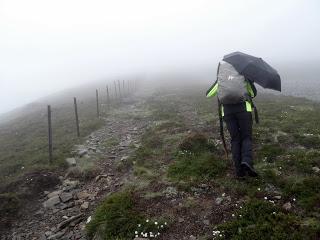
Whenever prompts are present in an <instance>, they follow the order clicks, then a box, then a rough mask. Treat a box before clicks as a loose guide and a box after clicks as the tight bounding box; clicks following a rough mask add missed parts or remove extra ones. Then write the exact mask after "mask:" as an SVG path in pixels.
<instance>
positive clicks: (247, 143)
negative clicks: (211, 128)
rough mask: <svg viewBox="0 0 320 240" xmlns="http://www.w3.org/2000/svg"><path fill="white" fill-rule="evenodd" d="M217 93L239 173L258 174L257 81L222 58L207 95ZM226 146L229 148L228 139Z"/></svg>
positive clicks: (211, 95)
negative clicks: (254, 155) (254, 143)
mask: <svg viewBox="0 0 320 240" xmlns="http://www.w3.org/2000/svg"><path fill="white" fill-rule="evenodd" d="M216 95H217V96H218V105H219V108H218V109H219V110H218V111H219V116H220V125H221V126H220V128H221V133H222V137H223V126H222V119H223V120H224V121H225V122H226V125H227V129H228V131H229V133H230V136H231V152H232V159H233V162H234V166H235V172H236V176H237V177H240V178H242V177H244V176H246V175H249V176H251V177H256V176H258V174H257V172H256V171H255V170H254V168H253V160H252V110H253V108H254V106H253V102H252V98H254V97H255V96H256V95H257V90H256V88H255V86H254V83H253V82H252V81H250V80H248V79H246V78H245V77H244V76H243V75H241V74H239V73H238V71H237V70H236V69H235V68H234V67H233V66H232V65H231V64H230V63H228V62H225V61H221V62H220V63H219V65H218V70H217V80H216V82H215V83H214V84H213V85H212V86H211V87H210V89H209V90H208V91H207V93H206V96H207V97H213V96H216ZM256 120H257V117H256ZM223 142H224V138H223ZM224 147H225V150H226V146H225V142H224Z"/></svg>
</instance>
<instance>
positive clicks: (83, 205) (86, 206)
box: [80, 202, 89, 210]
mask: <svg viewBox="0 0 320 240" xmlns="http://www.w3.org/2000/svg"><path fill="white" fill-rule="evenodd" d="M80 208H81V209H82V210H86V209H88V208H89V202H84V203H82V204H81V206H80Z"/></svg>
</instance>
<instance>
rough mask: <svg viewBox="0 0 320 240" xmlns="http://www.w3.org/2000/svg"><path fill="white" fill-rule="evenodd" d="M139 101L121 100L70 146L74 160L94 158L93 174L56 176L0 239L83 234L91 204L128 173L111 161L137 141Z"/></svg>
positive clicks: (120, 157) (145, 122) (140, 128)
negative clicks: (82, 139)
mask: <svg viewBox="0 0 320 240" xmlns="http://www.w3.org/2000/svg"><path fill="white" fill-rule="evenodd" d="M142 106H143V99H138V98H133V99H126V103H123V104H122V105H121V106H120V107H119V109H118V110H116V111H114V114H110V116H108V117H106V118H105V123H106V124H105V126H104V127H103V128H101V129H99V130H97V131H95V132H93V133H92V134H90V136H88V137H87V139H86V141H85V143H84V144H83V145H81V146H76V151H75V152H74V153H75V155H76V157H75V160H76V161H77V162H78V161H79V162H82V163H83V162H84V161H88V162H89V161H90V162H92V161H97V164H96V165H97V166H99V172H98V175H96V176H95V177H94V178H93V179H92V180H90V181H82V179H77V180H76V179H72V178H71V176H72V174H69V176H68V175H67V176H60V177H59V178H60V180H61V184H59V185H58V186H57V187H56V189H55V190H54V191H53V192H52V191H51V192H45V193H43V194H42V195H41V196H39V198H38V199H37V200H36V202H35V203H34V205H33V206H30V208H28V207H27V206H26V209H28V210H26V211H25V214H23V215H22V216H21V217H20V219H19V220H18V221H17V222H16V223H15V224H14V225H13V227H12V229H11V232H10V233H9V234H8V235H6V236H1V240H5V239H10V240H11V239H16V240H20V239H28V240H29V239H86V237H85V231H84V228H85V223H86V221H87V219H88V217H89V216H91V214H92V213H93V211H94V209H95V207H96V206H97V204H98V203H99V202H100V200H101V199H103V198H104V197H105V196H107V195H108V194H110V193H113V192H115V191H117V190H118V189H119V188H120V187H121V186H122V185H123V184H124V183H125V182H126V181H128V179H129V178H130V177H131V173H130V172H125V173H120V172H119V171H117V163H119V162H120V161H121V160H125V159H126V158H128V156H129V155H130V153H131V152H132V151H134V149H135V148H136V147H138V146H139V139H140V136H141V134H142V133H143V132H144V128H145V127H146V126H147V125H148V120H147V117H146V116H143V111H142V109H141V107H142ZM132 116H136V117H132ZM137 116H139V118H137ZM80 156H81V157H80Z"/></svg>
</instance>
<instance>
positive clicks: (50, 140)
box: [48, 105, 52, 163]
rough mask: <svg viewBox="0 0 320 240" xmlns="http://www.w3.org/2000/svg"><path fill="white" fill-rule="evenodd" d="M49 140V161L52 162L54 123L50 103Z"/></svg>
mask: <svg viewBox="0 0 320 240" xmlns="http://www.w3.org/2000/svg"><path fill="white" fill-rule="evenodd" d="M48 141H49V162H50V163H52V125H51V106H50V105H48Z"/></svg>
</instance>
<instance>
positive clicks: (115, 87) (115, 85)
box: [113, 81, 118, 99]
mask: <svg viewBox="0 0 320 240" xmlns="http://www.w3.org/2000/svg"><path fill="white" fill-rule="evenodd" d="M113 83H114V94H115V95H114V97H115V99H117V98H118V94H117V83H116V81H113Z"/></svg>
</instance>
